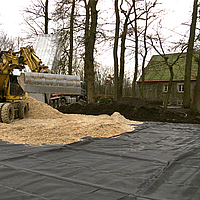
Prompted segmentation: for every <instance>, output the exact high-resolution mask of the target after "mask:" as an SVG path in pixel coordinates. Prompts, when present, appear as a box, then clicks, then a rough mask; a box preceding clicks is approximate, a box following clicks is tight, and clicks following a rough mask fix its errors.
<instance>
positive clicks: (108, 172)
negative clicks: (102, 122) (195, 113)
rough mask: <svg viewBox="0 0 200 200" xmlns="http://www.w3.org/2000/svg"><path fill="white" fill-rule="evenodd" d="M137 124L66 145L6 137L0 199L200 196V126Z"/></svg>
mask: <svg viewBox="0 0 200 200" xmlns="http://www.w3.org/2000/svg"><path fill="white" fill-rule="evenodd" d="M136 126H137V127H136V129H135V130H134V131H133V132H129V133H124V134H122V135H120V136H119V137H115V138H91V137H87V138H84V140H83V141H81V142H77V143H73V144H67V145H64V146H61V145H53V146H46V145H45V146H25V145H14V144H10V143H7V142H3V141H0V199H12V200H15V199H17V200H19V199H31V200H32V199H38V200H40V199H51V200H54V199H55V200H61V199H69V200H76V199H77V200H79V199H87V200H90V199H95V200H102V199H106V200H116V199H121V200H129V199H130V200H149V199H152V200H165V199H166V200H169V199H175V200H177V199H178V200H179V199H180V200H185V199H186V200H199V199H200V125H194V124H192V125H190V124H169V123H153V122H152V123H144V124H142V125H136Z"/></svg>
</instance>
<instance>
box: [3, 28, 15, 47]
mask: <svg viewBox="0 0 200 200" xmlns="http://www.w3.org/2000/svg"><path fill="white" fill-rule="evenodd" d="M0 33H1V35H0V45H1V48H0V51H8V50H10V49H12V50H14V48H15V46H16V45H17V44H15V41H16V40H15V39H12V38H9V37H8V35H7V34H6V33H4V31H0Z"/></svg>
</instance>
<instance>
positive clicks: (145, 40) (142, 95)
mask: <svg viewBox="0 0 200 200" xmlns="http://www.w3.org/2000/svg"><path fill="white" fill-rule="evenodd" d="M145 10H146V18H145V29H144V36H143V43H144V55H143V58H142V84H141V86H140V96H141V99H144V80H145V61H146V57H147V53H148V51H147V28H148V12H147V3H146V1H145Z"/></svg>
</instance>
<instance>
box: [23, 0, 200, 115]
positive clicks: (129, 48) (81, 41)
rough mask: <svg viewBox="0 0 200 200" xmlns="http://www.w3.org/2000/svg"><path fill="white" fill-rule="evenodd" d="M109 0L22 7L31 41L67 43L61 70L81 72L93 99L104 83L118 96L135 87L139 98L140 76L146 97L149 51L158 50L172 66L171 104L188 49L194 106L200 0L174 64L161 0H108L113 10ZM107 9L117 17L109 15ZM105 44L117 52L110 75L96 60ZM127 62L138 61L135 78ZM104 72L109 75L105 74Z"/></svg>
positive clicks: (39, 1)
mask: <svg viewBox="0 0 200 200" xmlns="http://www.w3.org/2000/svg"><path fill="white" fill-rule="evenodd" d="M107 3H108V2H106V0H36V1H34V3H33V1H32V4H30V6H28V7H27V8H25V9H24V10H23V15H24V20H25V24H26V27H27V28H26V29H25V32H26V33H27V34H26V37H27V38H26V39H27V41H29V42H30V41H32V40H31V39H33V40H34V38H35V37H36V36H37V35H39V34H49V33H53V34H57V35H58V36H59V38H60V43H61V44H62V45H61V47H62V55H61V59H60V62H59V66H58V69H57V70H58V73H67V74H79V75H81V76H82V78H83V79H84V81H85V82H86V84H87V98H88V102H91V103H94V102H95V93H96V92H99V93H102V92H103V91H102V87H100V86H102V85H104V86H105V87H104V89H103V90H104V93H107V94H108V93H109V94H113V95H114V100H118V99H120V98H122V96H123V95H124V91H125V90H124V86H127V87H128V88H131V92H130V90H129V91H128V94H129V95H132V96H133V97H137V92H138V90H137V80H138V77H139V75H141V77H142V84H141V87H140V88H139V92H140V97H141V98H144V94H143V85H144V80H145V79H144V78H145V66H146V63H147V62H148V61H147V57H148V53H149V52H150V51H151V50H154V51H155V52H157V53H158V54H159V55H161V56H162V58H163V60H164V61H165V64H166V65H167V66H168V68H169V71H170V82H169V90H168V93H167V95H166V100H165V107H167V102H168V101H167V100H168V98H169V95H170V85H171V83H172V81H173V66H174V65H175V64H176V62H177V60H178V59H179V57H180V55H181V54H182V53H183V52H184V51H187V58H186V67H185V69H186V72H185V87H184V88H185V93H184V107H185V108H186V107H190V102H188V97H189V98H190V89H189V88H190V77H191V74H190V73H191V65H192V61H191V58H192V56H193V52H194V44H195V41H197V37H198V36H197V33H196V32H195V30H196V22H197V13H198V12H197V10H198V0H194V5H193V15H192V23H191V24H190V26H189V27H190V35H189V36H186V37H184V39H183V38H182V39H181V40H179V41H177V42H176V43H173V44H171V46H170V50H169V51H170V52H171V51H172V50H176V51H177V50H178V51H179V52H180V54H179V55H178V56H177V59H176V60H175V61H174V62H173V63H168V59H167V54H166V51H165V49H169V46H167V45H166V40H165V38H164V36H162V29H161V28H160V29H159V26H160V27H162V21H161V20H160V19H161V18H160V17H161V16H162V15H163V12H164V11H163V10H161V9H160V7H159V3H158V1H157V0H112V1H109V3H110V4H109V5H111V8H112V9H110V10H108V8H107V13H106V9H105V8H104V7H105V6H106V5H107ZM49 5H51V6H49ZM109 12H110V13H111V14H110V13H109ZM108 14H110V16H112V18H109V19H107V16H108ZM159 20H160V21H159ZM158 22H160V23H158ZM106 48H107V49H109V48H110V49H112V54H113V67H112V69H111V70H110V73H109V74H104V73H102V71H104V72H105V71H106V70H105V69H102V68H103V67H102V66H99V63H97V61H96V57H97V56H98V55H99V54H101V53H102V52H105V51H106V50H107V49H106ZM129 60H130V61H129ZM128 62H132V63H134V67H133V69H131V70H132V74H133V76H132V77H133V78H132V80H130V78H127V76H126V71H125V66H126V64H127V63H128ZM199 63H200V62H199ZM104 68H105V67H104ZM101 73H102V75H104V76H101V77H100V75H101ZM198 74H200V72H199V73H198ZM102 77H103V79H104V80H103V82H102ZM199 79H200V78H199ZM197 80H198V77H197ZM100 88H101V89H100ZM108 88H109V89H108ZM196 91H197V92H195V98H194V99H196V100H194V105H193V108H194V109H196V110H198V109H197V108H198V107H200V105H198V100H197V98H198V95H199V94H200V92H198V87H196ZM196 96H197V97H196ZM199 111H200V108H199Z"/></svg>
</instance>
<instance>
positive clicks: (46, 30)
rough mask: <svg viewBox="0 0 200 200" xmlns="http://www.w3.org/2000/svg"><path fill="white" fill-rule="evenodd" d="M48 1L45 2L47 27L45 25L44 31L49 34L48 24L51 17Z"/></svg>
mask: <svg viewBox="0 0 200 200" xmlns="http://www.w3.org/2000/svg"><path fill="white" fill-rule="evenodd" d="M48 3H49V0H46V2H45V12H44V15H45V16H44V18H45V27H44V29H45V30H44V33H45V34H48V24H49V17H48Z"/></svg>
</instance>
